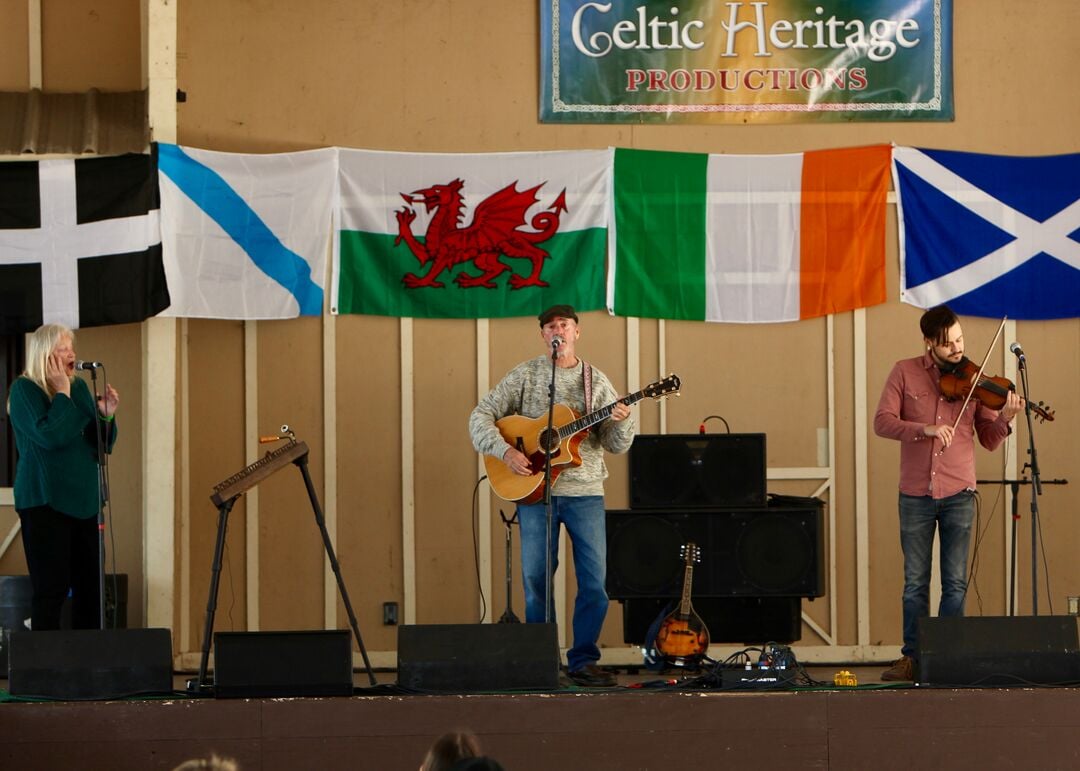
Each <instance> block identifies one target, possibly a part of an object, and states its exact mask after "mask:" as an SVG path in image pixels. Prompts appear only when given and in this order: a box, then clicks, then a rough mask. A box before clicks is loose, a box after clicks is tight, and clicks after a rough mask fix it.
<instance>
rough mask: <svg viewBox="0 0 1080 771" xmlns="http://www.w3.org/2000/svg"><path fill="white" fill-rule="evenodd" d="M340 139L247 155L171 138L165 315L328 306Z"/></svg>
mask: <svg viewBox="0 0 1080 771" xmlns="http://www.w3.org/2000/svg"><path fill="white" fill-rule="evenodd" d="M336 153H337V151H336V149H334V148H325V149H320V150H308V151H303V152H296V153H278V154H272V155H246V154H236V153H222V152H214V151H210V150H198V149H194V148H190V147H181V146H178V145H171V144H165V143H162V144H160V145H159V148H158V156H159V160H158V166H159V174H160V185H161V234H162V248H163V250H164V260H165V271H166V275H167V276H168V282H169V291H170V294H171V296H172V305H171V306H170V307H169V308H168V310H167V311H165V312H164V313H163V314H161V315H163V316H182V317H190V318H216V319H245V320H257V319H284V318H293V317H296V316H317V315H320V314H321V313H322V311H323V298H324V296H325V291H324V289H325V286H326V266H327V255H328V252H329V245H330V233H331V232H332V228H331V215H332V211H333V206H332V204H333V198H334V185H335V184H336V181H335V180H336V175H335V168H336Z"/></svg>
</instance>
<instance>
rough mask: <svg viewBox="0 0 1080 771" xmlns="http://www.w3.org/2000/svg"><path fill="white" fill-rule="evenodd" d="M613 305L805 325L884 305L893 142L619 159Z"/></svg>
mask: <svg viewBox="0 0 1080 771" xmlns="http://www.w3.org/2000/svg"><path fill="white" fill-rule="evenodd" d="M614 176H615V181H614V211H615V214H614V227H613V229H612V230H613V232H612V235H611V238H610V239H609V253H610V264H611V266H612V270H611V271H610V274H609V281H608V287H607V302H608V308H609V310H610V311H611V312H612V313H615V314H617V315H620V316H644V317H650V318H665V319H689V320H698V321H726V322H739V323H759V322H781V321H797V320H799V319H806V318H813V317H816V316H823V315H827V314H830V313H840V312H843V311H849V310H852V309H854V308H863V307H866V306H869V305H875V304H877V303H881V302H884V301H885V201H886V195H887V193H888V183H889V147H888V146H886V145H880V146H872V147H861V148H851V149H840V150H820V151H815V152H808V153H798V154H792V155H742V156H740V155H704V154H699V153H672V152H660V151H652V150H622V149H619V150H616V151H615V175H614Z"/></svg>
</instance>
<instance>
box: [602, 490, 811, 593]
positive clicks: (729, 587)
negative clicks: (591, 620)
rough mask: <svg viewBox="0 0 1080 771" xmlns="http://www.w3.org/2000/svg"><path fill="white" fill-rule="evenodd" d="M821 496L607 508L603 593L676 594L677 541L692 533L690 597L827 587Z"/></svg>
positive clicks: (689, 538) (680, 563)
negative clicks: (779, 502)
mask: <svg viewBox="0 0 1080 771" xmlns="http://www.w3.org/2000/svg"><path fill="white" fill-rule="evenodd" d="M810 500H814V499H810ZM819 504H820V502H818V504H814V505H803V506H791V507H779V506H770V507H767V508H761V509H732V510H726V511H694V512H684V511H665V512H659V511H658V512H642V511H632V510H631V511H628V510H620V511H608V512H607V538H608V554H607V563H608V572H607V592H608V596H609V597H611V598H612V599H613V600H622V599H627V598H631V597H677V596H679V595H680V594H681V593H682V577H683V568H684V563H683V561H682V558H681V556H680V548H681V547H682V545H683V544H685V543H687V542H689V541H693V542H695V543H696V544H697V545H698V546H699V547H700V549H701V562H700V564H698V565H697V566H696V567H695V569H694V583H693V586H692V596H693V597H694V598H697V597H731V596H742V597H770V596H791V597H820V596H822V595H823V594H824V593H825V524H824V512H823V508H822V506H821V505H819Z"/></svg>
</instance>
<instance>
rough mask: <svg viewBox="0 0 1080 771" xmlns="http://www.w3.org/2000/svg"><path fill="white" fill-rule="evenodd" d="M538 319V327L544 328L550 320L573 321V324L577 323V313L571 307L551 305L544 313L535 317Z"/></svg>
mask: <svg viewBox="0 0 1080 771" xmlns="http://www.w3.org/2000/svg"><path fill="white" fill-rule="evenodd" d="M537 318H538V319H540V326H541V327H542V326H544V325H545V324H547V323H548V322H549V321H551V320H552V319H558V318H563V319H573V320H574V323H577V320H578V317H577V312H576V311H575V310H574V307H573V306H572V305H552V306H551V307H550V308H548V309H547V310H546V311H544V312H543V313H541V314H540V315H539V316H537Z"/></svg>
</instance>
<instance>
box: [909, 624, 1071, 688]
mask: <svg viewBox="0 0 1080 771" xmlns="http://www.w3.org/2000/svg"><path fill="white" fill-rule="evenodd" d="M1078 640H1080V633H1078V631H1077V617H1076V616H953V617H948V618H934V617H929V618H923V619H920V621H919V671H918V675H917V676H918V681H919V683H921V684H925V685H1076V684H1078V683H1080V655H1078V654H1080V642H1078Z"/></svg>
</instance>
